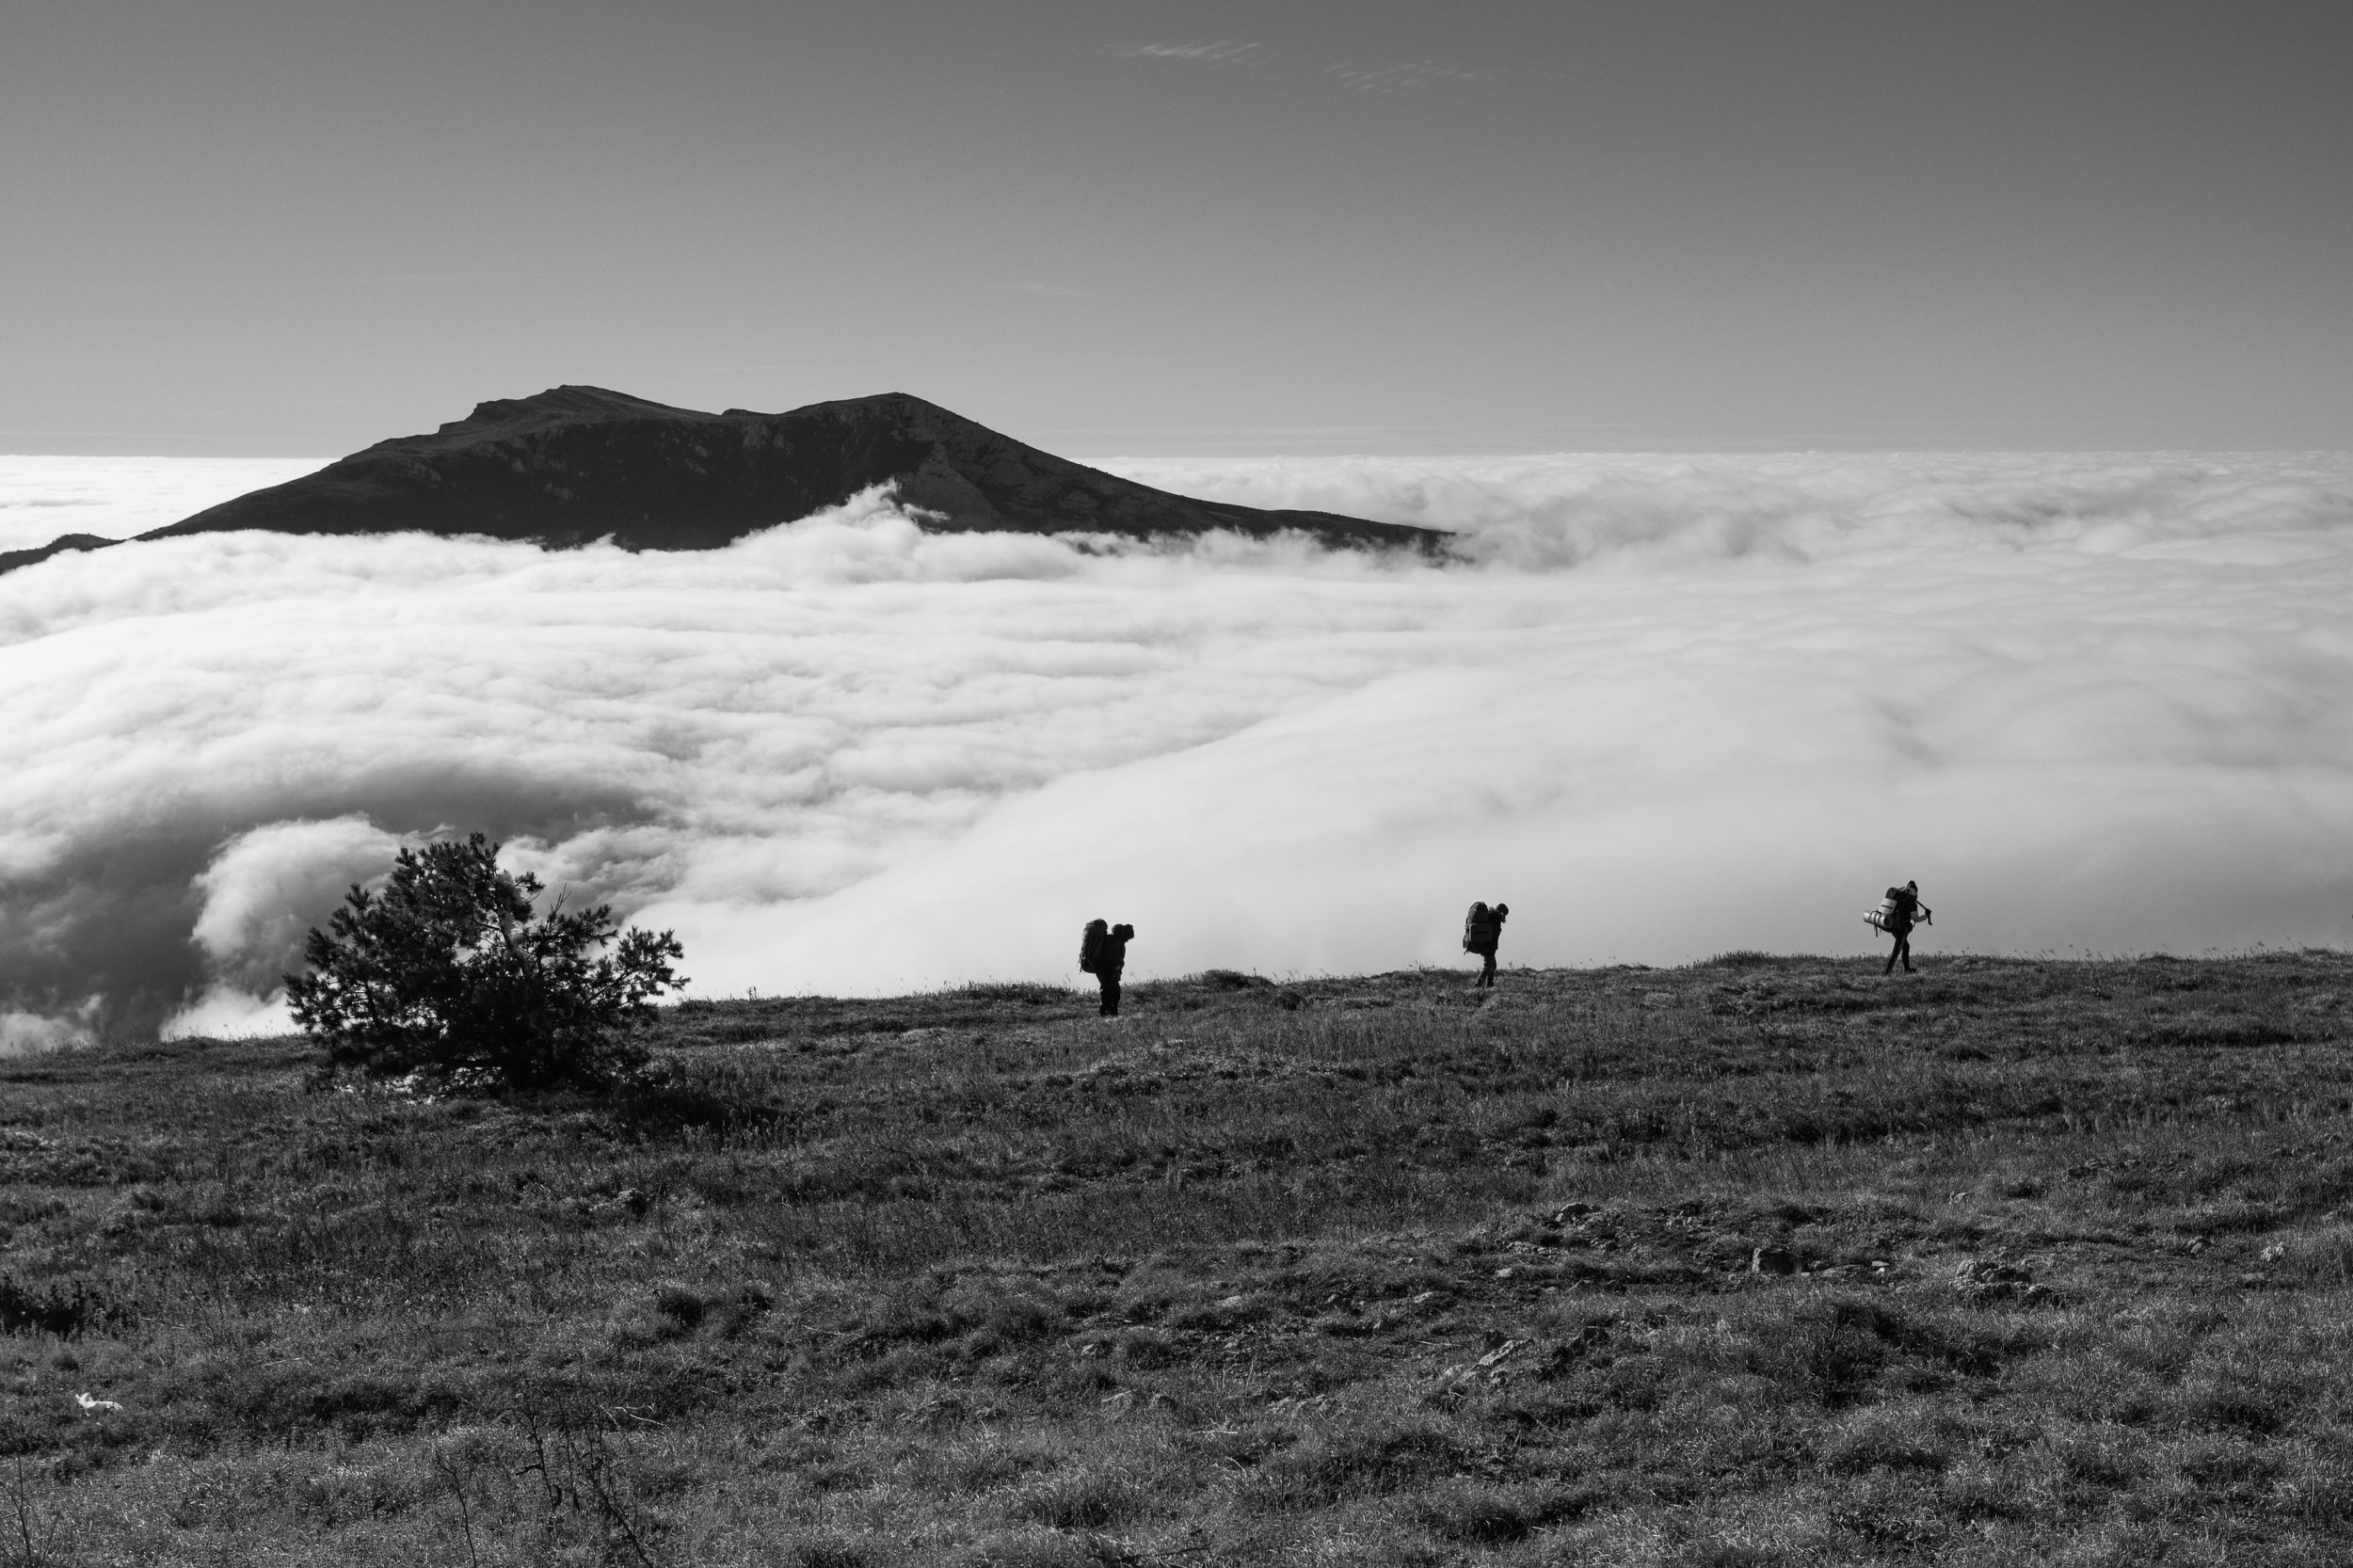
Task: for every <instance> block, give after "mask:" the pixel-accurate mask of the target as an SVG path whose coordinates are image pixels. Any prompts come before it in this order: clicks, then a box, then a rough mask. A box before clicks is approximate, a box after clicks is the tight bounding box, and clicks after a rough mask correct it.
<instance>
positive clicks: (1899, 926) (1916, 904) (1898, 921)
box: [1887, 888, 1920, 931]
mask: <svg viewBox="0 0 2353 1568" xmlns="http://www.w3.org/2000/svg"><path fill="white" fill-rule="evenodd" d="M1887 905H1888V907H1887V929H1888V930H1890V931H1910V930H1911V929H1912V928H1913V926H1914V925H1916V924H1918V923H1919V920H1920V895H1919V894H1917V893H1915V892H1913V890H1912V889H1911V888H1888V889H1887Z"/></svg>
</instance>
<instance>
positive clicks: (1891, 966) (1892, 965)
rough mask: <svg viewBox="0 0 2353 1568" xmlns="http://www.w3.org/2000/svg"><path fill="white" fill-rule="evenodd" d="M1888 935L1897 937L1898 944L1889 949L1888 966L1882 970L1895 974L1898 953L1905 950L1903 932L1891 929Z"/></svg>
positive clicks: (1882, 971) (1885, 972)
mask: <svg viewBox="0 0 2353 1568" xmlns="http://www.w3.org/2000/svg"><path fill="white" fill-rule="evenodd" d="M1888 935H1889V936H1893V937H1895V938H1896V945H1895V946H1894V947H1892V948H1889V949H1888V950H1887V968H1883V969H1881V971H1880V973H1881V974H1894V973H1895V972H1896V955H1897V953H1899V952H1903V951H1904V938H1903V934H1902V933H1901V932H1895V931H1891V932H1889V933H1888Z"/></svg>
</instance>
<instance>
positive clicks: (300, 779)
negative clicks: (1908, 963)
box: [0, 454, 2353, 1053]
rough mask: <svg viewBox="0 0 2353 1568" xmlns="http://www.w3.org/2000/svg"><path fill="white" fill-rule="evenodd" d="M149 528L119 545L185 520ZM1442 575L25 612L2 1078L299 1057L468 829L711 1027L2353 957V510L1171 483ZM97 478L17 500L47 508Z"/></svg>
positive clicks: (870, 521) (1285, 481) (219, 600)
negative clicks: (1013, 1006) (1122, 996)
mask: <svg viewBox="0 0 2353 1568" xmlns="http://www.w3.org/2000/svg"><path fill="white" fill-rule="evenodd" d="M83 463H84V464H85V465H86V472H85V479H86V483H85V487H84V488H85V489H87V488H88V487H89V486H90V485H94V484H95V483H96V481H95V480H94V479H90V478H88V474H89V472H96V473H98V474H101V475H103V474H105V473H110V472H111V473H116V474H117V475H118V480H119V483H120V492H119V494H118V497H117V500H116V501H115V502H114V503H113V504H114V505H115V506H116V507H117V509H118V510H119V511H120V512H123V513H128V512H130V511H132V510H134V509H135V507H134V505H133V493H134V492H136V491H139V490H141V489H147V490H155V489H165V490H171V489H173V488H174V487H178V490H177V491H175V493H184V490H185V488H186V487H187V486H188V485H190V484H192V483H193V481H191V480H189V479H187V478H185V477H177V478H175V477H173V476H172V474H171V472H170V465H168V464H161V463H159V462H157V461H155V460H147V461H146V462H145V463H143V464H139V465H121V464H117V463H114V462H112V461H111V460H108V459H83ZM1123 466H1124V467H1125V468H1126V469H1127V470H1128V472H1132V473H1135V474H1137V475H1138V476H1139V477H1146V478H1155V479H1158V480H1160V481H1162V482H1164V483H1170V484H1182V485H1184V486H1185V487H1186V488H1191V489H1193V490H1197V491H1201V492H1205V493H1210V494H1217V495H1223V496H1226V497H1229V498H1231V499H1235V500H1243V501H1255V502H1258V503H1260V504H1296V503H1300V502H1307V503H1310V504H1318V505H1331V506H1336V507H1337V508H1339V509H1341V510H1344V511H1349V512H1353V513H1356V514H1358V515H1363V516H1369V517H1376V518H1382V519H1385V520H1395V521H1408V522H1419V523H1429V524H1435V525H1440V526H1445V527H1448V528H1450V529H1452V530H1454V531H1455V532H1456V539H1455V541H1454V544H1455V551H1456V555H1455V557H1454V558H1453V559H1452V560H1451V562H1450V563H1447V564H1441V563H1438V562H1435V561H1433V560H1430V559H1427V558H1425V557H1422V556H1419V555H1405V556H1385V555H1379V554H1373V553H1369V552H1351V551H1339V552H1326V551H1321V550H1319V549H1317V548H1315V547H1314V546H1312V545H1311V544H1309V543H1307V542H1305V541H1304V540H1300V539H1296V538H1293V539H1288V540H1278V541H1275V542H1273V543H1251V542H1248V541H1244V540H1241V539H1238V538H1235V537H1232V536H1210V537H1209V538H1208V539H1206V540H1203V541H1198V542H1193V543H1185V544H1177V543H1163V544H1161V545H1159V546H1146V545H1139V544H1135V543H1132V542H1129V543H1126V544H1121V543H1118V542H1116V541H1110V540H1102V539H1093V540H1089V539H1074V538H1064V537H1047V536H1034V535H1020V534H933V533H925V532H923V531H922V530H921V529H920V527H919V526H918V524H917V521H916V520H913V519H910V518H909V517H908V516H907V515H906V514H904V512H902V511H901V510H900V509H899V508H898V507H897V506H896V505H895V504H893V503H892V501H891V500H890V498H889V497H888V495H887V494H882V493H872V494H868V495H865V496H862V497H860V498H858V499H857V500H856V501H855V502H853V503H852V504H849V505H847V506H845V507H842V508H840V509H837V510H835V511H833V512H830V513H826V514H821V515H819V516H817V517H814V518H810V519H806V520H800V521H797V522H792V523H788V524H785V525H782V526H780V527H778V528H775V529H771V530H768V531H765V532H763V533H760V534H758V535H754V536H750V537H748V538H745V539H744V540H742V541H739V542H738V543H736V544H734V545H731V546H729V547H728V548H727V549H725V550H720V551H711V552H676V553H661V552H644V553H639V554H631V553H628V552H622V551H619V550H616V549H613V548H611V547H607V546H591V547H589V548H586V549H584V550H577V551H563V552H543V551H540V550H538V549H536V548H535V547H533V546H531V545H528V544H507V543H501V542H497V541H491V540H483V539H435V538H429V537H425V536H416V535H408V536H381V537H356V538H351V537H335V536H288V535H277V534H262V533H242V534H209V535H198V536H189V537H184V538H177V539H166V540H158V541H154V542H152V543H144V544H132V545H126V546H121V547H119V548H116V549H111V550H105V551H100V552H69V553H66V554H62V555H59V556H56V557H54V558H52V559H50V560H48V561H45V562H43V563H41V564H40V565H39V566H35V567H30V568H24V569H21V570H18V571H13V572H9V573H7V574H6V575H0V776H6V777H7V778H8V781H9V786H8V790H7V791H6V792H0V1053H5V1052H6V1051H8V1050H9V1049H11V1048H19V1049H21V1048H33V1047H39V1046H41V1045H56V1044H61V1043H64V1042H67V1041H69V1040H72V1039H77V1038H83V1037H87V1036H88V1035H89V1034H91V1033H109V1032H126V1031H127V1032H139V1031H143V1030H148V1029H153V1028H157V1027H167V1028H170V1029H173V1030H176V1031H183V1032H206V1033H221V1032H243V1031H248V1030H268V1029H283V1028H284V1027H285V1024H286V1017H285V1014H284V1011H283V1005H282V997H280V985H281V977H282V976H283V975H284V974H285V973H286V972H287V971H288V970H289V969H292V968H295V967H296V964H297V963H298V955H299V952H300V945H301V939H302V936H303V934H304V932H306V931H307V930H308V929H309V928H310V927H311V926H312V925H315V924H319V923H322V922H324V920H326V918H327V915H328V912H329V911H330V910H331V909H332V908H333V907H334V906H335V904H336V902H337V901H338V900H339V899H340V898H341V897H342V895H343V892H344V888H347V887H348V886H349V885H350V884H352V883H354V882H367V881H372V880H374V879H376V878H377V877H380V876H382V875H383V874H384V873H385V872H386V871H387V870H388V869H389V867H390V865H391V861H392V855H393V853H394V851H395V850H396V849H397V848H398V847H400V846H401V845H403V844H414V843H418V842H421V841H423V840H424V839H426V838H428V837H430V836H434V835H437V834H442V833H450V832H466V831H481V832H487V833H488V834H490V835H491V836H492V837H493V838H495V839H498V840H502V841H503V842H504V844H505V846H506V849H505V855H506V862H507V864H509V865H510V866H512V867H516V868H526V869H531V870H534V871H536V872H538V873H539V874H540V876H541V877H542V878H543V879H544V880H545V881H546V882H547V883H548V885H549V886H550V887H551V888H558V889H564V890H566V891H567V892H568V895H569V896H570V898H571V899H572V901H573V904H574V906H577V904H579V902H580V901H582V900H586V899H608V900H610V901H612V903H613V904H615V906H616V909H617V910H618V911H619V912H620V913H621V914H622V915H624V916H625V917H626V918H628V919H629V920H632V921H634V922H635V923H638V924H642V925H647V926H650V927H653V928H655V929H668V930H674V931H676V932H677V933H678V935H679V936H680V940H681V941H682V942H683V943H684V946H685V950H686V961H685V963H684V964H683V966H682V968H683V970H684V972H685V973H686V974H688V975H689V976H691V977H692V978H693V980H694V982H695V987H696V993H697V994H700V995H706V996H729V995H742V994H744V993H745V992H749V991H758V992H760V993H761V994H765V995H776V994H797V993H807V992H819V993H825V994H833V995H859V994H866V995H872V994H894V993H899V992H903V991H906V990H910V989H919V988H924V987H928V986H932V985H937V984H955V983H959V982H964V981H973V980H990V979H995V980H1023V981H1043V982H1048V983H1063V984H1082V983H1083V982H1082V977H1080V975H1078V974H1077V972H1076V971H1075V969H1074V968H1073V961H1074V958H1075V954H1076V949H1077V935H1078V930H1079V927H1080V924H1081V923H1082V922H1083V921H1084V920H1087V919H1089V918H1094V917H1102V918H1105V919H1109V920H1127V921H1128V922H1130V923H1132V924H1133V925H1134V926H1135V927H1136V929H1137V933H1138V935H1137V939H1136V941H1135V943H1134V945H1133V946H1132V948H1131V949H1130V951H1129V964H1130V968H1129V974H1130V977H1131V978H1135V979H1144V978H1149V977H1151V976H1154V975H1170V974H1184V973H1190V972H1194V971H1197V970H1199V969H1202V968H1241V969H1251V970H1257V971H1258V972H1260V973H1265V974H1270V975H1286V974H1321V973H1339V974H1347V973H1363V972H1370V971H1381V970H1386V969H1394V968H1406V967H1409V966H1413V965H1417V964H1419V965H1433V966H1439V967H1444V966H1448V965H1459V964H1461V963H1462V961H1463V956H1462V954H1461V952H1460V951H1459V937H1460V934H1461V920H1462V915H1463V911H1464V909H1465V906H1466V905H1467V904H1469V903H1470V902H1471V901H1472V900H1474V899H1479V900H1483V901H1486V902H1489V903H1495V902H1504V903H1508V904H1510V905H1511V906H1512V910H1513V914H1512V920H1511V923H1510V925H1509V926H1508V927H1507V928H1506V938H1505V942H1504V952H1503V955H1502V956H1503V958H1504V961H1505V963H1506V964H1507V965H1539V966H1550V965H1564V964H1567V965H1591V964H1601V963H1610V962H1634V963H1648V964H1679V963H1686V962H1691V961H1696V960H1703V959H1705V958H1707V957H1709V956H1710V955H1712V954H1715V953H1719V952H1729V951H1735V950H1764V951H1768V952H1824V953H1841V954H1849V955H1854V956H1861V955H1864V954H1871V953H1875V952H1883V950H1884V946H1885V944H1884V941H1883V939H1882V938H1880V937H1878V936H1875V935H1874V934H1873V933H1872V932H1871V931H1870V930H1868V929H1867V928H1866V927H1865V925H1864V923H1863V920H1862V916H1863V912H1864V911H1865V909H1866V908H1868V907H1870V906H1871V905H1873V904H1876V903H1877V901H1878V899H1879V897H1880V894H1881V890H1882V889H1883V888H1886V887H1887V886H1889V885H1891V884H1893V883H1896V882H1898V881H1904V880H1914V879H1916V880H1917V881H1918V882H1919V884H1920V888H1921V891H1922V894H1923V897H1924V899H1925V901H1926V902H1927V904H1929V907H1930V908H1931V909H1932V910H1933V911H1934V924H1933V926H1931V927H1929V928H1928V929H1926V930H1924V931H1922V932H1921V933H1919V934H1918V936H1917V937H1916V938H1915V943H1914V945H1915V947H1916V948H1917V949H1919V951H1920V952H1922V953H1923V954H1924V955H1926V954H1929V953H1934V954H1936V955H1937V956H1938V957H1940V958H1944V957H1949V956H1951V955H1952V954H1954V953H1957V952H1958V953H1971V952H1976V953H2013V954H2027V955H2032V954H2037V953H2056V954H2062V955H2069V956H2073V955H2079V954H2080V955H2089V954H2133V953H2140V952H2177V953H2203V952H2246V951H2249V950H2251V949H2254V948H2257V947H2260V946H2265V945H2268V946H2272V947H2289V948H2293V947H2297V946H2299V945H2303V944H2323V945H2329V946H2333V947H2339V948H2342V947H2345V946H2346V945H2347V944H2349V943H2353V619H2348V617H2347V616H2345V605H2346V604H2347V603H2348V602H2353V456H2347V455H2335V456H2225V457H2216V456H2162V455H2159V456H2106V457H2100V456H2086V455H2081V454H2055V455H2049V456H2031V455H2027V456H2022V455H1965V454H1964V455H1955V456H1942V457H1938V456H1908V457H1907V456H1880V455H1871V454H1861V455H1853V454H1832V455H1822V454H1815V455H1804V454H1798V455H1780V456H1659V455H1653V456H1609V455H1601V456H1592V455H1588V456H1574V455H1572V456H1559V455H1556V456H1505V457H1458V458H1452V459H1433V458H1383V457H1366V456H1353V457H1344V458H1321V459H1319V458H1302V457H1289V458H1282V459H1247V460H1238V459H1223V460H1211V459H1201V458H1185V459H1177V458H1160V459H1133V460H1130V461H1129V462H1128V463H1127V464H1125V465H1123ZM57 488H58V477H57V473H56V460H55V459H52V460H50V461H49V462H48V463H45V464H40V465H35V466H34V467H33V468H32V469H31V470H29V471H26V472H24V473H23V474H22V475H20V474H19V472H18V471H17V470H16V469H15V468H14V467H12V465H11V464H10V462H9V460H8V459H0V497H6V496H7V495H8V494H11V493H15V494H41V493H49V492H51V491H54V490H56V489H57Z"/></svg>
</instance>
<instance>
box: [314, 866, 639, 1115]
mask: <svg viewBox="0 0 2353 1568" xmlns="http://www.w3.org/2000/svg"><path fill="white" fill-rule="evenodd" d="M498 851H499V846H498V845H496V844H493V843H491V842H490V841H489V840H487V839H485V838H484V837H483V836H482V835H481V834H479V833H476V834H474V835H473V836H472V837H471V838H469V839H467V840H465V841H464V842H462V843H460V842H458V841H456V840H444V841H441V842H439V843H433V844H428V845H426V846H425V847H424V849H422V850H407V849H404V850H402V851H401V852H400V856H399V859H398V860H397V861H396V862H395V863H394V865H393V867H392V877H391V879H390V880H389V881H388V882H386V883H385V885H384V887H383V888H381V889H380V890H376V891H370V890H369V889H367V888H360V887H355V888H352V889H351V891H350V893H349V894H348V895H347V896H346V897H345V898H344V906H343V907H342V908H340V909H338V910H336V911H335V913H334V915H333V916H332V917H331V918H330V919H329V920H328V926H327V929H326V930H325V931H321V930H318V929H317V928H315V927H313V928H312V932H311V936H310V939H309V941H308V942H307V943H306V944H305V945H304V948H303V954H302V955H303V959H304V961H305V962H307V963H308V964H309V965H310V967H311V972H310V973H309V974H308V975H306V976H300V977H297V976H294V975H288V976H287V977H286V996H287V999H288V1001H289V1002H290V1004H291V1005H292V1008H293V1011H294V1016H295V1021H296V1023H298V1024H300V1025H301V1026H302V1028H303V1030H304V1032H307V1033H308V1034H309V1035H310V1036H311V1037H312V1039H313V1040H315V1041H317V1042H318V1043H319V1044H320V1045H321V1046H323V1047H324V1048H326V1051H327V1057H328V1061H329V1062H330V1063H332V1064H335V1065H337V1066H341V1067H357V1068H360V1069H361V1070H362V1071H364V1072H367V1073H369V1074H371V1075H373V1076H376V1077H380V1078H397V1077H401V1076H404V1075H407V1074H411V1073H414V1074H417V1075H419V1076H420V1077H421V1078H422V1079H423V1080H425V1081H428V1082H431V1083H434V1084H436V1085H437V1086H440V1087H443V1088H453V1089H490V1090H505V1089H549V1088H557V1087H578V1088H593V1087H597V1086H600V1085H603V1084H609V1083H611V1082H613V1081H614V1080H616V1079H618V1078H620V1077H622V1076H624V1075H625V1074H627V1073H628V1072H630V1071H631V1070H632V1069H633V1068H635V1067H636V1066H638V1065H640V1064H642V1063H643V1062H644V1060H645V1052H644V1049H643V1048H641V1047H639V1046H638V1045H637V1044H636V1043H635V1042H634V1041H632V1040H631V1039H630V1038H629V1037H628V1036H627V1034H626V1033H625V1032H624V1030H625V1027H626V1026H627V1025H628V1024H630V1023H632V1022H633V1021H635V1020H637V1019H640V1018H643V1017H645V1016H648V1015H649V1014H650V1013H651V1011H652V1009H651V1007H650V1006H649V1005H648V1003H649V1001H650V999H652V998H653V997H655V996H658V995H660V994H661V992H662V991H663V990H664V988H665V987H674V986H678V985H682V984H685V982H684V981H683V980H681V979H680V978H679V976H678V975H676V974H675V973H674V972H673V971H672V970H671V968H670V960H671V959H674V958H680V957H683V956H684V950H683V949H681V948H680V946H679V944H678V940H677V938H676V937H674V936H672V935H671V934H670V933H669V932H666V931H664V932H661V933H658V934H657V933H654V932H650V931H640V930H635V929H632V930H628V931H621V930H619V929H618V928H617V927H616V925H615V924H614V922H613V911H612V908H611V906H610V905H607V904H598V905H597V906H596V907H594V908H591V909H583V910H578V911H572V912H567V911H566V910H565V909H564V907H563V901H562V900H561V899H560V898H559V899H558V900H557V901H556V903H555V904H553V905H552V907H550V909H549V910H548V912H547V913H546V914H544V915H539V914H535V913H534V911H533V904H534V902H535V901H536V899H537V898H538V896H539V894H540V892H541V891H542V890H543V888H542V885H541V883H540V881H539V879H538V878H537V877H536V876H533V875H532V874H530V873H529V872H524V873H523V874H521V875H520V876H518V875H516V874H514V873H512V872H504V871H501V870H500V869H499V864H498Z"/></svg>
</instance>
